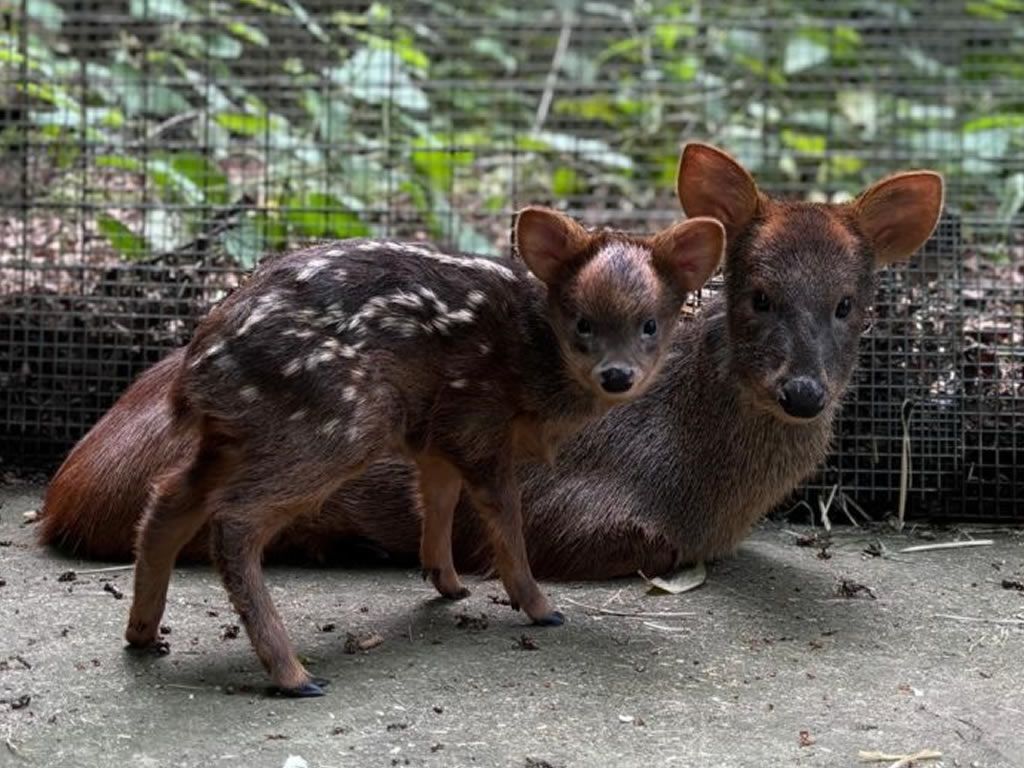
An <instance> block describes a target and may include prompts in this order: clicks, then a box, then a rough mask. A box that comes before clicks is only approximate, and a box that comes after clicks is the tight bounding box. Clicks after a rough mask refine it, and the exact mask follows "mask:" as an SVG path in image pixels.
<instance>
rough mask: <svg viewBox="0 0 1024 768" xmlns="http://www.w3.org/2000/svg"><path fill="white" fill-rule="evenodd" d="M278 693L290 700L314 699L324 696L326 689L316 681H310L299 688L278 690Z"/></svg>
mask: <svg viewBox="0 0 1024 768" xmlns="http://www.w3.org/2000/svg"><path fill="white" fill-rule="evenodd" d="M324 682H326V681H324ZM277 691H278V693H280V694H281V695H282V696H285V697H286V698H289V699H313V698H316V697H317V696H323V695H324V689H323V688H322V687H321V685H318V684H317V682H316V681H315V680H310V681H309V682H308V683H305V684H304V685H300V686H299V687H298V688H278V689H277Z"/></svg>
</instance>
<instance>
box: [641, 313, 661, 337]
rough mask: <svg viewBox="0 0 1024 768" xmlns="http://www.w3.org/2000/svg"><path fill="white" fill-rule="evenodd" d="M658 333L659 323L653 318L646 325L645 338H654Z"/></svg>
mask: <svg viewBox="0 0 1024 768" xmlns="http://www.w3.org/2000/svg"><path fill="white" fill-rule="evenodd" d="M657 332H658V321H657V320H655V319H654V318H653V317H652V318H651V319H650V320H648V321H647V322H646V323H644V329H643V334H644V336H653V335H654V334H656V333H657Z"/></svg>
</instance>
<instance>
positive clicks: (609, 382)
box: [601, 368, 635, 395]
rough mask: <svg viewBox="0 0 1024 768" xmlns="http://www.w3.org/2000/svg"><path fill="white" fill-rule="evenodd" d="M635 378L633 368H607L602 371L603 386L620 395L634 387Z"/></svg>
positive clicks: (607, 390)
mask: <svg viewBox="0 0 1024 768" xmlns="http://www.w3.org/2000/svg"><path fill="white" fill-rule="evenodd" d="M634 378H635V375H634V373H633V369H632V368H605V369H604V370H603V371H601V388H602V389H603V390H604V391H605V392H611V393H612V394H616V395H619V394H622V393H623V392H628V391H629V390H630V389H631V388H632V386H633V379H634Z"/></svg>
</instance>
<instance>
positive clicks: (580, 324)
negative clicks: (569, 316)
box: [576, 317, 594, 336]
mask: <svg viewBox="0 0 1024 768" xmlns="http://www.w3.org/2000/svg"><path fill="white" fill-rule="evenodd" d="M593 332H594V328H593V326H591V325H590V321H589V320H587V318H585V317H581V318H580V319H579V320H577V321H576V333H578V334H579V335H580V336H589V335H590V334H592V333H593Z"/></svg>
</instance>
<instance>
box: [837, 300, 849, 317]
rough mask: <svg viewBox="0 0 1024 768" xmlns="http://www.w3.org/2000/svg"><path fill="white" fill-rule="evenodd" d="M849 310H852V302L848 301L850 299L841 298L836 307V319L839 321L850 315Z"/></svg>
mask: <svg viewBox="0 0 1024 768" xmlns="http://www.w3.org/2000/svg"><path fill="white" fill-rule="evenodd" d="M851 309H853V302H852V301H850V297H849V296H845V297H843V300H842V301H840V302H839V303H838V304H837V305H836V317H837V318H838V319H840V320H842V319H844V318H845V317H846V316H847V315H849V314H850V310H851Z"/></svg>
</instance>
